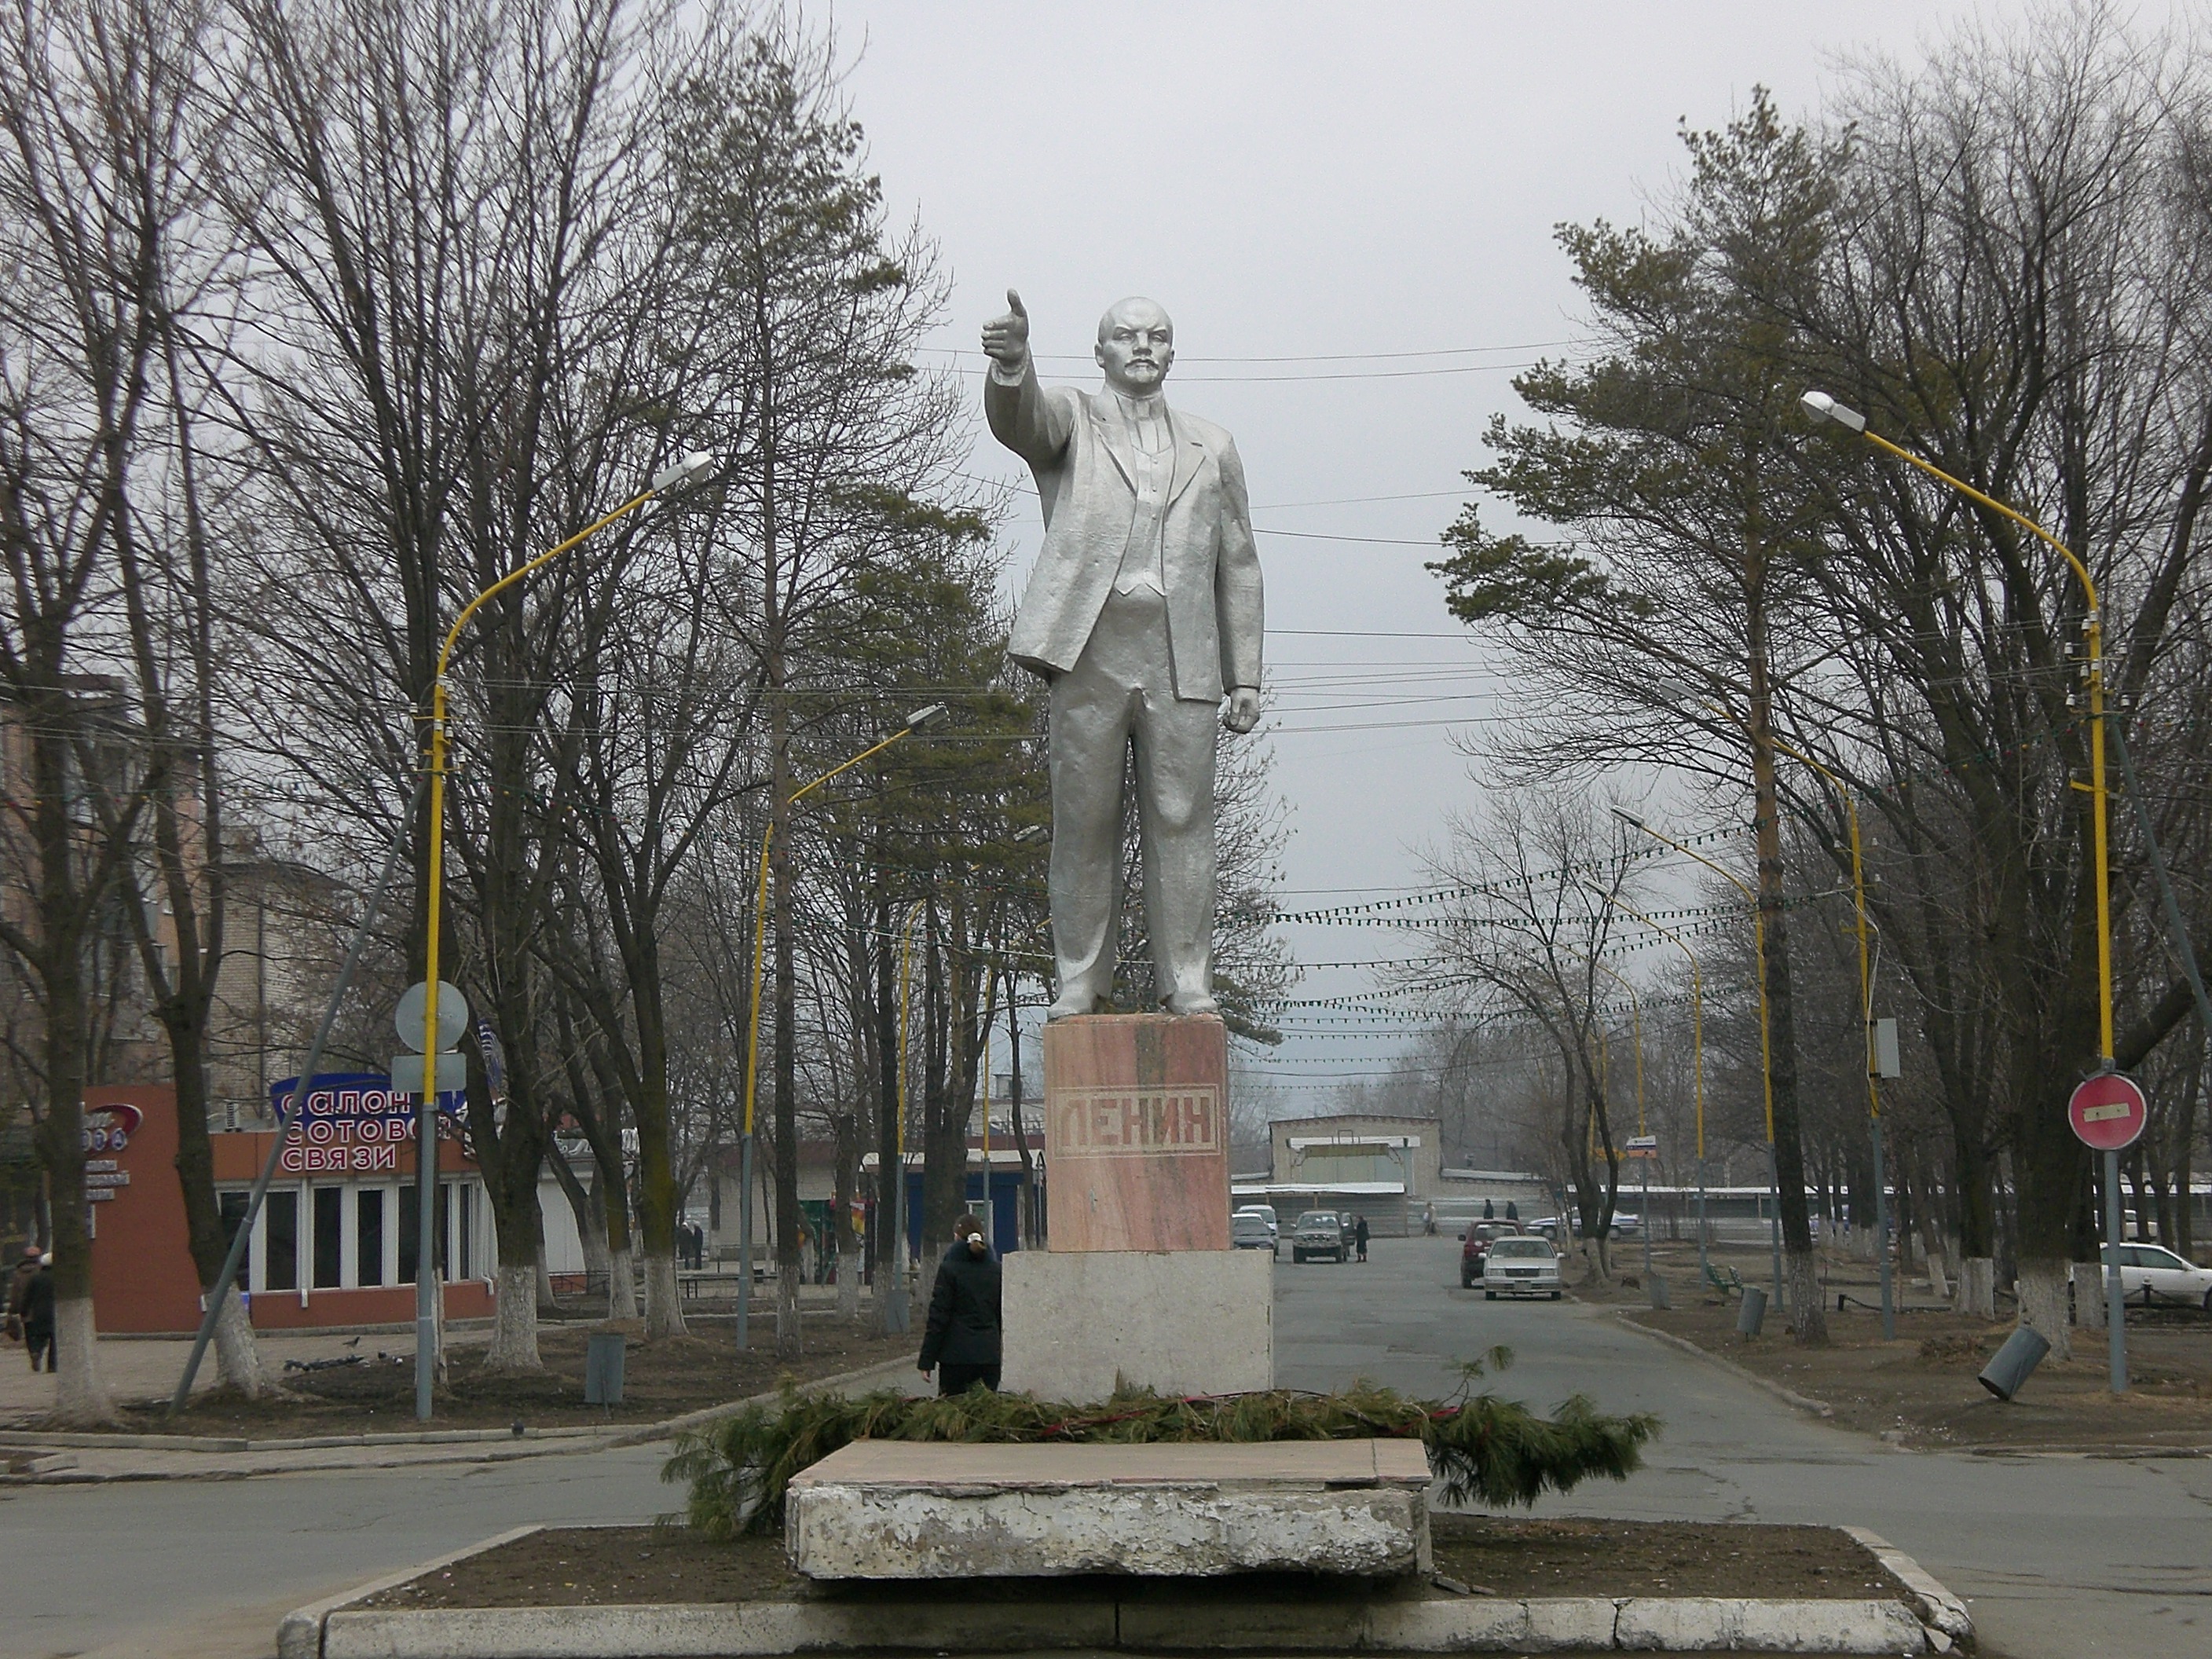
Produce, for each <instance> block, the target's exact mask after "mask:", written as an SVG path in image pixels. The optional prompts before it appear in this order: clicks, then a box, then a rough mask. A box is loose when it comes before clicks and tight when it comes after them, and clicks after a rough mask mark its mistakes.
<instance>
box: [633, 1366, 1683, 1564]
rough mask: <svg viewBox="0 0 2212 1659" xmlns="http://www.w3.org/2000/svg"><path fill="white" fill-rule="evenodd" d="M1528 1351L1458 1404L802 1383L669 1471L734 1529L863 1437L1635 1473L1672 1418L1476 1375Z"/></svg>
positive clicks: (1451, 1481)
mask: <svg viewBox="0 0 2212 1659" xmlns="http://www.w3.org/2000/svg"><path fill="white" fill-rule="evenodd" d="M1511 1361H1512V1355H1511V1353H1510V1351H1509V1350H1506V1349H1504V1348H1497V1349H1492V1351H1491V1352H1490V1353H1489V1354H1487V1355H1486V1356H1485V1358H1484V1359H1483V1360H1480V1361H1476V1362H1474V1363H1473V1364H1468V1365H1465V1366H1463V1367H1462V1370H1463V1371H1464V1373H1465V1375H1466V1377H1467V1385H1465V1386H1462V1389H1461V1391H1460V1393H1459V1394H1458V1395H1456V1396H1455V1397H1454V1398H1452V1399H1450V1400H1448V1401H1429V1400H1415V1399H1412V1398H1409V1397H1408V1396H1407V1395H1401V1394H1400V1393H1398V1392H1397V1391H1396V1390H1395V1389H1385V1388H1382V1387H1379V1386H1377V1385H1376V1384H1374V1383H1366V1382H1359V1383H1353V1384H1352V1386H1351V1387H1350V1388H1348V1389H1343V1390H1341V1391H1340V1392H1338V1393H1335V1394H1305V1393H1301V1392H1299V1391H1297V1390H1294V1389H1270V1390H1268V1391H1267V1392H1265V1393H1257V1394H1239V1395H1217V1396H1205V1397H1198V1398H1191V1399H1174V1398H1169V1397H1166V1396H1164V1395H1157V1394H1154V1393H1152V1392H1151V1391H1150V1390H1149V1389H1127V1390H1119V1391H1116V1392H1115V1395H1114V1396H1113V1397H1112V1398H1111V1399H1109V1400H1106V1401H1101V1402H1098V1403H1097V1404H1092V1405H1085V1406H1075V1405H1069V1404H1067V1403H1066V1402H1064V1401H1043V1400H1036V1399H1033V1398H1031V1397H1030V1396H1029V1395H1022V1394H993V1393H991V1392H989V1391H988V1390H987V1389H981V1388H977V1389H970V1390H969V1392H968V1393H967V1394H965V1395H959V1396H957V1397H956V1398H953V1399H949V1400H948V1399H908V1397H906V1396H905V1395H901V1394H899V1393H898V1392H896V1390H893V1389H881V1390H878V1392H876V1393H874V1394H868V1395H860V1396H858V1397H853V1396H848V1395H802V1394H800V1393H799V1391H798V1389H796V1388H795V1387H787V1388H786V1389H785V1390H784V1393H783V1397H782V1398H781V1400H780V1401H777V1403H776V1404H775V1405H774V1406H752V1407H747V1408H746V1409H745V1410H744V1411H742V1412H739V1413H737V1414H736V1415H735V1416H733V1417H729V1418H726V1419H723V1420H722V1421H720V1422H719V1423H716V1424H714V1425H713V1426H712V1427H710V1428H708V1429H707V1430H706V1431H703V1432H701V1433H698V1434H693V1435H687V1436H685V1437H684V1439H682V1440H681V1441H679V1442H678V1445H677V1449H676V1452H675V1455H673V1456H671V1458H670V1459H669V1460H668V1463H667V1465H666V1467H665V1468H663V1469H662V1471H661V1479H663V1480H670V1481H678V1480H680V1481H688V1482H689V1483H690V1489H691V1491H690V1500H689V1502H688V1503H687V1504H686V1505H685V1510H686V1516H687V1518H688V1519H689V1521H690V1525H691V1528H692V1529H693V1530H694V1531H695V1532H696V1533H698V1534H701V1535H702V1536H703V1537H706V1538H709V1539H713V1540H714V1541H717V1542H726V1541H728V1540H730V1539H731V1538H733V1537H735V1536H736V1535H737V1534H739V1533H742V1532H747V1531H751V1532H773V1531H775V1530H777V1529H778V1528H781V1526H782V1524H783V1494H784V1488H785V1486H787V1485H788V1484H789V1483H790V1480H791V1477H792V1476H793V1475H794V1474H798V1473H799V1470H801V1469H803V1468H806V1467H807V1466H808V1465H809V1464H811V1463H816V1462H820V1461H821V1460H822V1459H823V1458H825V1457H827V1456H829V1454H830V1453H832V1452H834V1451H836V1449H838V1448H839V1447H841V1446H843V1445H846V1444H848V1443H850V1442H852V1441H854V1440H864V1439H870V1440H925V1441H951V1442H959V1441H971V1442H997V1443H1041V1442H1047V1441H1052V1442H1060V1443H1069V1442H1075V1443H1090V1444H1122V1445H1129V1444H1137V1443H1148V1442H1161V1441H1182V1442H1189V1441H1238V1442H1258V1441H1267V1440H1347V1439H1366V1438H1370V1437H1407V1438H1410V1437H1415V1436H1418V1437H1419V1438H1420V1439H1421V1440H1422V1441H1423V1442H1424V1443H1425V1444H1426V1445H1427V1447H1428V1453H1429V1467H1430V1468H1431V1469H1433V1470H1434V1471H1435V1472H1436V1474H1437V1477H1438V1479H1440V1480H1442V1481H1443V1497H1444V1501H1445V1502H1446V1503H1448V1504H1455V1505H1456V1504H1468V1503H1482V1504H1492V1505H1504V1504H1534V1502H1535V1501H1536V1499H1537V1498H1539V1497H1541V1495H1542V1494H1543V1493H1545V1492H1568V1491H1571V1490H1572V1489H1573V1488H1574V1487H1575V1486H1577V1485H1579V1484H1580V1483H1581V1482H1583V1481H1584V1480H1590V1479H1592V1478H1593V1477H1595V1476H1600V1475H1603V1476H1606V1477H1607V1478H1609V1479H1612V1480H1623V1479H1626V1477H1627V1476H1628V1475H1629V1474H1632V1473H1633V1472H1634V1471H1635V1469H1636V1468H1637V1467H1638V1464H1639V1462H1641V1449H1642V1447H1643V1446H1644V1443H1645V1442H1647V1441H1649V1440H1650V1438H1651V1437H1653V1436H1654V1435H1655V1434H1656V1433H1657V1432H1658V1431H1659V1419H1656V1417H1652V1416H1650V1415H1648V1414H1645V1413H1635V1414H1633V1415H1631V1416H1626V1417H1607V1416H1605V1415H1603V1414H1602V1413H1599V1412H1598V1411H1597V1410H1596V1409H1595V1407H1593V1406H1592V1405H1591V1403H1590V1402H1589V1401H1588V1400H1586V1399H1584V1398H1583V1397H1582V1396H1581V1395H1575V1396H1574V1397H1573V1398H1571V1399H1570V1400H1568V1401H1566V1402H1565V1404H1564V1405H1562V1406H1561V1407H1559V1411H1558V1412H1557V1413H1555V1414H1553V1416H1551V1417H1549V1418H1544V1417H1539V1416H1538V1415H1536V1414H1535V1413H1534V1412H1532V1411H1530V1410H1529V1409H1528V1407H1525V1406H1522V1404H1520V1403H1519V1402H1518V1401H1510V1400H1500V1399H1499V1398H1498V1396H1497V1395H1493V1394H1491V1393H1488V1392H1483V1393H1479V1394H1478V1393H1475V1392H1474V1390H1473V1389H1472V1386H1471V1385H1472V1384H1473V1383H1474V1381H1475V1380H1476V1379H1478V1378H1480V1376H1482V1375H1483V1374H1484V1371H1485V1369H1486V1366H1487V1367H1489V1368H1491V1369H1496V1370H1503V1369H1504V1367H1505V1366H1506V1365H1508V1364H1510V1363H1511Z"/></svg>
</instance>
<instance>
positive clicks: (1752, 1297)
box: [1735, 1285, 1766, 1336]
mask: <svg viewBox="0 0 2212 1659" xmlns="http://www.w3.org/2000/svg"><path fill="white" fill-rule="evenodd" d="M1765 1322H1766V1292H1765V1290H1764V1289H1762V1288H1761V1287H1760V1286H1759V1285H1745V1286H1744V1287H1743V1306H1742V1308H1741V1309H1740V1310H1738V1311H1737V1313H1736V1316H1735V1328H1736V1334H1738V1335H1739V1336H1757V1335H1758V1334H1759V1327H1760V1326H1761V1325H1764V1324H1765Z"/></svg>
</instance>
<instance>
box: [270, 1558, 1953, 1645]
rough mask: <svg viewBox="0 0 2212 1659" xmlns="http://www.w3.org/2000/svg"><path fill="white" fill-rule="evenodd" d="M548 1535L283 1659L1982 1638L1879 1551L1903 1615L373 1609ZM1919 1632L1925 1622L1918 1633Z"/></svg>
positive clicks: (1474, 1601)
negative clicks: (1901, 1594)
mask: <svg viewBox="0 0 2212 1659" xmlns="http://www.w3.org/2000/svg"><path fill="white" fill-rule="evenodd" d="M538 1530H540V1528H536V1527H522V1528H517V1529H515V1530H514V1531H513V1532H508V1533H502V1534H500V1535H499V1536H498V1537H496V1538H492V1539H488V1540H486V1541H484V1542H483V1543H481V1544H478V1545H475V1546H473V1547H471V1548H468V1549H464V1550H457V1551H454V1552H453V1553H450V1554H447V1555H443V1556H441V1557H439V1558H438V1559H435V1560H434V1561H428V1562H425V1563H423V1564H422V1565H420V1566H416V1567H411V1568H409V1569H408V1570H407V1571H404V1572H398V1573H392V1574H387V1575H386V1577H382V1578H379V1579H377V1580H375V1581H374V1583H368V1584H364V1585H363V1586H362V1587H361V1588H360V1589H357V1590H355V1591H353V1592H351V1593H350V1594H349V1595H342V1596H334V1597H331V1598H330V1599H328V1600H325V1601H317V1602H313V1603H311V1604H310V1605H308V1606H307V1607H301V1608H298V1609H296V1610H295V1611H294V1612H292V1613H289V1614H287V1615H286V1616H285V1619H284V1621H283V1624H282V1626H279V1628H278V1632H277V1646H276V1650H277V1656H278V1659H632V1656H635V1655H638V1654H653V1655H659V1656H664V1659H678V1656H682V1659H767V1656H771V1655H784V1654H793V1653H810V1652H811V1653H855V1652H927V1653H932V1654H942V1653H946V1652H961V1651H964V1652H969V1653H1024V1652H1026V1653H1035V1652H1041V1651H1048V1650H1066V1649H1085V1650H1092V1651H1121V1652H1154V1651H1162V1650H1172V1651H1176V1652H1184V1653H1200V1652H1212V1653H1267V1654H1290V1653H1315V1654H1320V1653H1332V1654H1341V1653H1350V1652H1360V1651H1366V1652H1376V1653H1404V1654H1442V1653H1469V1652H1476V1653H1488V1652H1510V1653H1519V1654H1531V1653H1559V1652H1567V1651H1578V1652H1589V1651H1592V1650H1595V1651H1600V1652H1642V1653H1708V1652H1713V1651H1723V1650H1724V1651H1729V1652H1736V1653H1767V1654H1783V1653H1806V1654H1829V1655H1840V1654H1854V1655H1856V1654H1869V1655H1871V1654H1904V1655H1912V1654H1921V1653H1928V1652H1937V1653H1942V1652H1948V1651H1950V1650H1952V1649H1953V1648H1954V1647H1955V1646H1957V1645H1960V1644H1965V1643H1968V1642H1970V1641H1971V1640H1972V1633H1973V1626H1972V1623H1971V1622H1970V1621H1969V1620H1968V1619H1967V1617H1966V1609H1965V1607H1963V1606H1962V1605H1961V1604H1960V1601H1959V1600H1958V1598H1957V1597H1956V1596H1954V1595H1952V1594H1951V1593H1950V1592H1949V1591H1948V1590H1947V1589H1944V1588H1943V1586H1942V1584H1940V1583H1937V1582H1936V1580H1935V1579H1934V1578H1933V1577H1930V1576H1929V1574H1928V1573H1927V1572H1926V1571H1923V1569H1922V1568H1921V1566H1920V1565H1919V1564H1918V1563H1917V1562H1915V1561H1914V1560H1913V1559H1911V1557H1910V1556H1908V1555H1905V1554H1904V1553H1902V1552H1900V1551H1899V1550H1897V1549H1895V1548H1893V1547H1892V1546H1891V1545H1889V1544H1888V1543H1887V1542H1886V1541H1883V1540H1882V1539H1881V1538H1879V1537H1878V1536H1876V1535H1875V1534H1872V1533H1869V1532H1865V1531H1863V1529H1860V1528H1846V1529H1845V1530H1846V1531H1849V1532H1850V1534H1851V1535H1852V1536H1854V1537H1856V1538H1857V1540H1858V1541H1860V1542H1861V1543H1863V1544H1864V1545H1865V1546H1866V1547H1867V1548H1869V1550H1871V1551H1873V1552H1874V1553H1875V1555H1876V1557H1877V1558H1878V1559H1880V1560H1881V1564H1882V1565H1883V1567H1884V1568H1885V1569H1886V1570H1887V1571H1888V1572H1889V1573H1890V1574H1891V1576H1892V1577H1893V1578H1895V1579H1896V1580H1897V1582H1898V1583H1899V1585H1900V1586H1901V1587H1902V1589H1904V1591H1905V1596H1906V1598H1907V1599H1906V1600H1905V1601H1795V1600H1781V1599H1776V1600H1762V1599H1759V1598H1756V1597H1735V1596H1681V1597H1652V1596H1561V1597H1534V1596H1532V1597H1528V1598H1525V1599H1516V1598H1493V1597H1483V1596H1466V1597H1460V1596H1452V1595H1443V1596H1438V1595H1404V1596H1390V1595H1379V1596H1376V1597H1374V1598H1372V1599H1369V1600H1363V1601H1335V1602H1332V1601H1284V1600H1280V1599H1267V1600H1263V1601H1252V1602H1247V1603H1235V1604H1231V1603H1225V1602H1220V1601H1212V1602H1208V1601H1191V1600H1188V1599H1179V1598H1176V1597H1174V1596H1172V1595H1169V1596H1161V1595H1158V1594H1157V1593H1156V1591H1157V1589H1158V1583H1157V1581H1135V1582H1134V1583H1133V1587H1132V1589H1133V1593H1131V1594H1128V1595H1121V1594H1114V1593H1106V1594H1102V1593H1101V1592H1100V1591H1099V1590H1098V1589H1097V1583H1096V1581H1095V1580H1093V1581H1090V1582H1088V1583H1085V1584H1083V1585H1082V1586H1081V1587H1080V1588H1079V1589H1073V1593H1071V1594H1067V1595H1050V1594H1049V1593H1048V1594H1046V1595H1041V1596H1040V1597H1039V1598H1038V1599H1036V1600H1035V1601H996V1602H994V1601H945V1600H924V1599H921V1598H918V1597H917V1598H914V1599H903V1598H896V1597H889V1596H876V1597H871V1598H870V1599H868V1600H866V1601H836V1600H831V1599H829V1598H823V1599H820V1600H792V1601H755V1602H742V1603H738V1602H730V1603H721V1604H714V1605H699V1604H691V1605H670V1606H660V1607H643V1606H637V1607H455V1608H443V1609H435V1610H431V1609H407V1608H364V1607H360V1606H358V1603H359V1602H360V1601H362V1600H363V1599H365V1598H366V1597H368V1596H370V1595H375V1594H376V1593H378V1592H379V1591H380V1590H386V1589H392V1588H394V1587H395V1586H397V1585H399V1584H403V1583H406V1582H408V1580H410V1578H414V1577H419V1576H420V1575H422V1574H423V1573H425V1572H433V1571H437V1570H438V1569H440V1568H441V1567H445V1566H450V1565H453V1563H454V1562H455V1561H459V1560H462V1559H465V1558H467V1557H469V1556H471V1555H474V1554H476V1553H479V1552H480V1551H483V1550H488V1549H491V1548H494V1547H497V1546H499V1545H501V1544H504V1543H507V1542H509V1541H513V1540H515V1539H520V1538H526V1537H528V1536H529V1535H530V1534H532V1533H534V1532H537V1531H538ZM1923 1621H1925V1622H1924V1623H1923Z"/></svg>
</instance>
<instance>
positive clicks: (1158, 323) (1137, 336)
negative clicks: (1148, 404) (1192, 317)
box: [1093, 300, 1175, 398]
mask: <svg viewBox="0 0 2212 1659" xmlns="http://www.w3.org/2000/svg"><path fill="white" fill-rule="evenodd" d="M1093 355H1094V356H1096V357H1097V359H1098V367H1099V368H1103V369H1104V370H1105V371H1106V384H1107V385H1108V386H1112V387H1113V388H1114V389H1115V391H1116V392H1123V393H1126V394H1127V395H1128V396H1131V397H1136V398H1143V397H1149V396H1151V395H1152V393H1153V392H1158V390H1159V389H1160V382H1161V381H1162V380H1165V379H1166V378H1167V374H1168V368H1169V365H1170V364H1171V363H1173V362H1175V325H1174V324H1173V323H1171V322H1170V321H1169V320H1168V314H1167V313H1166V312H1164V311H1163V310H1161V309H1160V308H1159V307H1158V306H1156V305H1154V304H1153V303H1152V301H1150V300H1123V301H1121V302H1120V303H1119V304H1118V305H1116V306H1115V307H1114V308H1113V309H1112V310H1111V311H1109V312H1108V313H1106V314H1105V315H1104V316H1103V317H1102V318H1100V319H1098V343H1097V346H1096V347H1095V348H1093Z"/></svg>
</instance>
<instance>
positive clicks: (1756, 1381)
mask: <svg viewBox="0 0 2212 1659" xmlns="http://www.w3.org/2000/svg"><path fill="white" fill-rule="evenodd" d="M1613 1317H1614V1318H1616V1319H1618V1320H1619V1321H1620V1322H1621V1323H1622V1324H1623V1325H1626V1327H1627V1328H1629V1329H1630V1330H1632V1331H1635V1332H1638V1333H1639V1334H1642V1335H1644V1336H1648V1337H1650V1338H1651V1339H1652V1340H1654V1341H1657V1342H1664V1343H1665V1344H1666V1345H1667V1346H1668V1347H1670V1348H1680V1350H1681V1351H1682V1352H1684V1353H1687V1354H1695V1355H1696V1356H1697V1357H1698V1358H1700V1359H1704V1360H1708V1361H1710V1362H1711V1364H1716V1365H1718V1366H1720V1367H1721V1368H1722V1369H1723V1370H1726V1371H1728V1372H1729V1373H1730V1374H1731V1375H1732V1376H1737V1377H1740V1378H1741V1379H1742V1380H1743V1381H1744V1382H1746V1383H1750V1384H1751V1386H1752V1387H1753V1388H1754V1389H1759V1391H1760V1392H1761V1393H1762V1394H1771V1395H1773V1396H1774V1397H1775V1398H1776V1399H1777V1400H1779V1401H1781V1402H1782V1403H1783V1404H1784V1405H1785V1406H1793V1407H1796V1409H1797V1410H1799V1411H1801V1412H1808V1413H1811V1414H1812V1415H1813V1416H1814V1417H1820V1418H1833V1417H1834V1416H1835V1414H1836V1408H1835V1407H1833V1406H1831V1405H1830V1404H1829V1403H1828V1402H1827V1401H1825V1400H1815V1399H1814V1398H1813V1397H1812V1396H1811V1395H1804V1394H1800V1393H1798V1392H1797V1391H1796V1389H1790V1388H1784V1386H1783V1385H1782V1384H1781V1383H1777V1382H1774V1381H1773V1380H1772V1379H1771V1378H1768V1377H1764V1376H1760V1375H1759V1373H1758V1372H1757V1371H1754V1370H1750V1369H1748V1368H1747V1367H1746V1366H1742V1365H1739V1364H1736V1363H1735V1361H1734V1360H1733V1359H1730V1358H1728V1357H1727V1356H1726V1355H1724V1354H1717V1353H1715V1352H1713V1351H1712V1350H1711V1349H1710V1348H1701V1347H1699V1346H1698V1345H1697V1344H1696V1343H1694V1342H1692V1341H1691V1340H1689V1339H1688V1338H1686V1337H1680V1336H1676V1335H1675V1334H1674V1333H1673V1332H1671V1331H1661V1330H1654V1329H1653V1328H1651V1327H1650V1326H1649V1325H1646V1324H1643V1323H1641V1322H1638V1321H1637V1320H1634V1319H1632V1318H1631V1317H1629V1314H1628V1310H1626V1309H1622V1310H1617V1311H1616V1312H1615V1313H1614V1315H1613Z"/></svg>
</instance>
